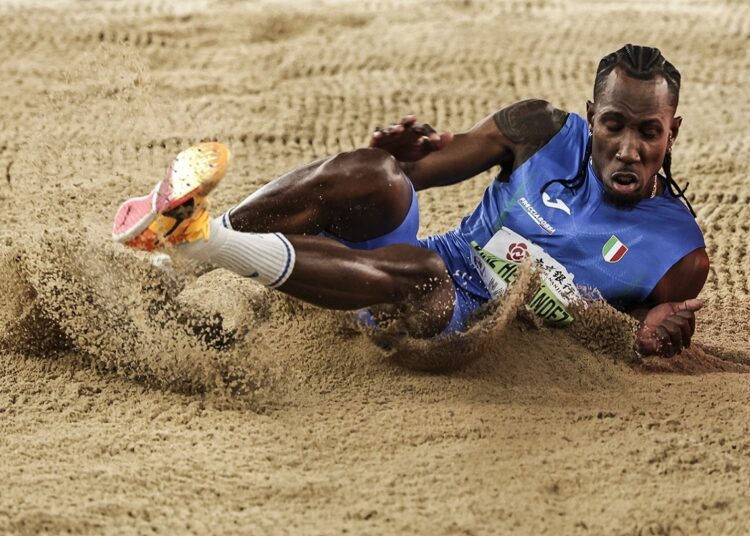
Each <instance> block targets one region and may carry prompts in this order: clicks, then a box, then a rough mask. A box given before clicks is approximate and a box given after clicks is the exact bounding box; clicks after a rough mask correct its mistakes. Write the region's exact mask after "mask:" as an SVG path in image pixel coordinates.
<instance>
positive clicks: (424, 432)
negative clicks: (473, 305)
mask: <svg viewBox="0 0 750 536" xmlns="http://www.w3.org/2000/svg"><path fill="white" fill-rule="evenodd" d="M628 6H630V7H629V8H628V9H625V8H624V7H623V6H622V3H621V2H616V1H606V0H602V1H594V0H589V1H583V0H581V1H566V0H523V1H520V0H475V1H472V0H464V1H458V0H456V1H431V2H417V1H414V2H412V1H406V0H383V1H375V0H366V1H360V2H345V1H325V0H317V1H309V2H306V3H304V4H303V3H300V2H291V1H290V2H289V3H286V4H282V3H279V2H274V3H262V2H250V3H244V2H231V1H224V2H219V1H216V2H213V1H209V0H205V1H202V0H189V1H186V2H179V3H177V2H175V3H174V4H173V3H170V2H166V1H161V2H145V1H132V2H124V1H123V2H117V1H114V0H92V1H86V2H84V1H79V2H67V1H56V2H48V3H41V2H37V3H28V2H21V1H18V2H4V3H3V4H2V5H1V6H0V28H2V31H0V80H1V81H2V82H1V83H0V99H2V101H1V102H2V106H0V172H3V173H4V176H5V178H4V179H3V178H2V177H0V214H1V216H0V222H1V223H2V225H1V226H0V250H1V255H2V256H1V257H0V272H1V274H0V277H1V279H0V281H2V293H3V300H2V303H1V304H0V460H1V462H0V532H2V533H11V534H36V533H45V532H46V533H61V532H62V533H102V532H116V533H151V532H159V533H188V532H190V533H198V534H204V533H229V534H231V533H244V534H266V533H271V534H282V533H304V534H335V533H349V534H392V533H404V534H413V533H422V534H499V533H521V534H541V533H547V534H559V533H565V534H602V533H610V534H698V533H704V534H718V533H726V534H730V533H735V534H745V533H748V531H750V528H749V526H748V519H749V518H750V488H749V487H748V486H749V485H750V474H749V473H750V437H749V435H748V432H749V428H750V409H749V407H750V381H748V376H747V375H746V374H742V372H744V371H746V370H747V369H748V365H750V330H748V329H747V322H748V319H750V314H749V313H748V306H750V289H749V287H748V266H749V264H748V260H747V252H748V246H749V245H750V238H749V237H750V232H749V231H750V225H749V224H748V216H750V205H749V204H748V201H749V200H750V189H749V188H748V186H747V177H748V171H750V136H748V126H747V123H748V120H749V119H750V90H748V83H749V82H750V70H749V67H750V47H748V42H749V40H750V6H749V5H748V3H747V2H745V1H743V0H724V1H720V0H679V1H678V0H671V1H666V2H659V3H657V2H647V1H638V2H629V3H628ZM626 42H642V43H645V44H653V45H657V46H659V47H661V48H662V50H663V51H664V52H665V54H666V55H667V57H669V58H670V59H671V61H673V62H674V63H675V64H676V65H677V66H678V67H679V68H680V69H681V70H682V73H683V80H684V85H683V91H682V95H681V113H682V115H683V116H684V118H685V122H684V126H683V130H682V133H681V135H680V138H679V140H678V142H677V146H676V148H675V164H674V168H675V176H676V177H677V178H678V181H679V182H681V183H684V182H685V181H688V180H689V181H690V183H691V186H690V195H691V199H692V200H693V202H694V206H695V207H696V210H697V212H698V220H699V222H700V224H701V225H702V226H703V228H704V230H705V232H706V240H707V244H708V248H709V253H710V255H711V257H712V260H713V266H712V269H711V274H710V277H709V281H708V283H707V285H706V289H705V292H704V296H705V297H706V298H707V299H708V303H709V304H708V306H707V308H706V309H705V310H704V311H703V312H702V313H701V314H700V320H699V326H698V333H699V335H698V341H699V343H700V345H701V346H702V348H703V349H700V348H696V349H695V350H694V351H692V352H691V353H690V354H689V355H684V356H682V357H680V358H677V359H674V360H671V361H665V360H650V361H648V362H647V363H644V364H632V356H631V355H630V352H629V351H628V350H627V345H628V342H627V341H628V334H629V331H628V330H629V327H628V324H627V322H625V321H624V320H623V319H622V318H621V317H619V316H618V315H616V314H614V313H613V312H612V311H608V310H606V309H602V308H598V309H595V310H593V312H590V313H588V314H587V315H586V316H585V317H584V318H583V319H582V322H580V323H579V325H578V326H577V327H576V329H574V330H571V331H569V332H563V331H556V330H549V329H547V328H539V327H535V326H533V325H532V324H530V323H529V322H528V321H524V320H522V319H521V320H518V319H516V320H514V317H515V314H516V308H514V307H512V305H513V304H506V305H504V306H503V307H502V308H501V309H500V310H499V311H496V312H495V313H494V314H493V315H491V316H490V317H489V320H487V321H486V322H485V323H484V324H483V325H482V328H481V329H479V330H478V331H477V333H476V334H475V335H476V337H477V340H478V341H480V343H479V344H475V345H473V348H470V349H467V350H466V352H465V353H464V354H462V357H461V359H463V360H465V361H467V362H469V361H471V363H469V364H468V365H467V366H465V367H463V368H461V369H459V370H457V371H453V372H449V373H440V374H435V373H426V372H419V371H415V370H413V369H412V368H406V367H404V366H401V365H399V364H398V363H401V364H402V365H403V364H408V365H410V366H414V365H417V366H424V365H425V364H426V362H425V358H424V355H422V354H419V353H418V351H420V350H424V348H422V349H420V348H418V347H417V346H418V345H413V344H412V345H411V346H408V345H407V346H406V347H405V349H406V352H405V353H404V352H402V354H403V355H402V357H401V359H394V358H393V356H389V355H385V354H384V353H383V352H381V351H380V350H379V349H378V348H377V347H376V346H375V345H374V344H373V343H372V342H370V340H369V338H368V337H367V336H366V335H364V334H362V333H360V332H359V331H357V330H355V329H352V327H351V325H350V324H349V323H348V322H347V320H346V318H345V317H344V316H343V315H339V314H331V313H326V312H323V311H320V310H317V309H315V308H312V307H309V306H305V305H302V304H299V303H297V302H295V301H293V300H288V299H286V298H284V297H281V296H277V295H275V294H272V293H270V292H266V291H265V290H262V289H259V288H257V287H255V286H254V285H253V283H252V282H248V281H243V280H241V279H239V278H237V277H235V276H233V275H232V274H229V273H226V272H223V271H211V272H208V273H203V275H200V274H201V273H202V272H203V271H202V270H200V269H199V268H198V267H193V266H190V265H188V264H186V263H184V262H178V263H177V264H178V265H177V275H176V276H175V277H171V276H169V275H167V274H166V273H165V272H163V271H161V270H159V269H157V268H154V267H152V266H151V264H150V262H149V259H148V257H147V256H144V255H139V254H135V253H132V252H129V251H126V250H124V249H123V248H121V247H119V246H117V245H114V244H112V243H110V241H109V232H110V223H111V218H112V216H113V213H114V211H115V209H116V208H117V206H118V204H119V203H120V202H121V201H122V200H123V199H125V198H126V197H128V196H130V195H133V194H136V193H140V192H145V191H147V189H148V188H150V187H151V185H152V184H153V183H154V181H155V180H156V179H157V178H159V177H160V176H161V174H162V173H163V170H164V168H165V167H166V166H167V164H168V163H169V161H170V160H171V157H172V156H173V155H174V154H175V153H176V152H177V151H178V150H180V149H181V148H184V147H187V146H188V145H190V144H192V143H194V142H196V141H199V140H202V139H218V140H221V141H223V142H225V143H227V144H228V145H229V146H230V147H231V149H232V151H233V153H234V161H233V164H232V168H231V170H230V173H229V175H228V176H227V178H226V179H225V181H224V183H223V184H222V186H221V188H219V190H218V191H217V192H216V195H215V197H214V207H215V210H216V211H217V213H218V211H220V210H225V209H227V208H229V207H230V206H231V205H232V204H233V203H236V202H237V201H239V200H240V199H241V198H242V197H243V196H245V195H246V194H247V193H249V192H250V191H252V190H253V189H254V188H256V187H258V186H260V185H262V184H264V183H265V182H267V181H268V180H270V179H271V178H273V177H274V176H275V175H277V174H279V173H281V172H282V171H284V170H286V169H288V168H290V167H293V166H295V165H297V164H300V163H302V162H305V161H307V160H310V159H312V158H314V157H316V156H321V155H325V154H330V153H333V152H336V151H340V150H346V149H350V148H352V147H355V146H359V145H362V144H363V143H364V141H365V140H366V139H367V133H368V131H369V129H370V128H372V127H373V126H374V125H376V124H384V123H387V122H389V121H392V120H395V119H397V118H399V117H400V116H401V115H402V114H405V113H409V112H413V113H416V114H418V115H419V116H420V117H421V118H423V119H424V120H428V121H430V122H431V123H432V124H434V125H437V126H438V127H442V128H450V129H454V130H459V129H463V128H467V127H469V126H471V125H472V124H473V122H475V121H477V120H479V119H480V118H482V117H484V116H485V115H486V114H489V113H491V112H493V111H494V110H496V109H498V108H499V107H501V106H503V105H506V104H508V103H510V102H513V101H514V100H517V99H521V98H528V97H542V98H547V99H549V100H550V101H552V102H554V103H555V104H557V105H558V106H560V107H563V108H566V109H569V110H572V111H578V112H582V111H583V110H584V104H585V100H586V99H587V98H589V96H590V92H591V86H592V80H593V74H594V69H595V66H596V62H597V61H598V59H599V58H600V57H601V56H602V55H604V54H605V53H607V52H609V51H611V50H614V49H616V48H618V47H620V46H621V45H622V44H624V43H626ZM488 180H490V175H485V176H481V177H478V178H476V179H474V180H472V181H469V182H467V183H465V184H462V185H459V186H455V187H451V188H446V189H441V190H435V191H428V192H424V193H423V194H420V201H421V203H422V223H423V226H422V231H421V232H422V234H423V235H424V234H427V233H432V232H438V231H443V230H447V229H449V228H451V227H452V226H453V225H455V224H456V222H457V221H458V219H459V218H460V216H462V215H463V214H465V213H466V212H467V211H469V210H470V209H471V208H472V207H473V206H474V205H475V203H476V202H477V201H478V199H479V196H480V195H481V192H482V191H483V189H484V187H485V185H486V184H487V182H488ZM522 291H523V289H521V288H520V287H519V289H517V290H516V291H515V294H514V299H515V301H516V302H518V301H519V299H520V297H522ZM199 311H202V313H201V314H200V315H198V314H197V312H199ZM195 318H203V319H204V321H203V324H212V323H214V324H216V325H218V322H219V321H220V319H221V318H223V320H224V323H225V325H226V326H227V327H230V328H236V329H237V332H236V340H235V342H234V344H233V345H232V346H231V347H225V348H215V347H210V346H207V345H206V344H205V342H204V341H202V340H201V339H200V338H199V337H196V336H195V335H194V331H196V332H201V333H202V332H203V331H205V329H204V328H205V325H203V326H202V327H201V326H199V325H198V324H197V323H196V321H195ZM194 328H195V329H194ZM198 328H201V329H198ZM428 350H429V351H434V352H435V353H436V354H437V353H438V352H439V351H440V350H439V349H434V348H432V349H429V348H428ZM455 350H456V349H455V348H452V349H450V351H451V352H455ZM665 371H671V372H666V373H665Z"/></svg>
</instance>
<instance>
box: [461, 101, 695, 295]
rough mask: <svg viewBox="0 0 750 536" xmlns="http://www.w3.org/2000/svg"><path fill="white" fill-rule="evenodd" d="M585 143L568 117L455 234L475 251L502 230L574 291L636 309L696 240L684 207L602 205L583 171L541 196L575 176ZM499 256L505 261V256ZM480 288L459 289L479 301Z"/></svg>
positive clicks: (580, 123)
mask: <svg viewBox="0 0 750 536" xmlns="http://www.w3.org/2000/svg"><path fill="white" fill-rule="evenodd" d="M587 139H588V128H587V124H586V121H585V120H584V119H583V118H581V117H580V116H578V115H575V114H570V115H569V116H568V119H567V121H566V122H565V125H563V127H562V129H560V131H559V132H558V133H557V134H556V135H555V136H554V137H553V138H552V139H551V140H550V141H549V142H548V143H547V144H546V145H544V146H543V147H542V148H541V149H539V150H538V151H537V152H536V153H535V154H534V155H533V156H531V157H530V158H529V159H528V160H526V161H525V162H524V163H523V164H521V165H520V166H519V167H518V168H517V169H515V170H513V172H512V173H511V174H510V178H509V180H508V181H507V182H501V181H495V182H493V184H492V185H490V187H489V188H488V189H487V190H486V191H485V194H484V197H483V199H482V202H481V203H480V204H479V206H478V207H477V208H476V209H475V211H474V212H473V213H472V214H471V215H470V216H468V217H466V218H464V220H463V221H462V222H461V225H460V226H459V228H458V229H457V230H456V234H458V235H460V236H461V237H462V238H463V239H464V240H466V242H467V243H469V244H471V243H472V242H473V243H474V244H475V248H476V246H477V245H478V246H480V247H483V246H484V245H486V244H487V243H488V242H490V240H491V239H492V238H493V235H495V234H496V233H498V231H499V230H500V229H501V228H505V229H508V230H510V231H512V232H513V233H516V234H517V235H520V236H521V237H522V238H523V239H525V240H527V241H528V242H529V245H530V246H531V245H532V244H533V245H536V246H538V247H540V248H542V249H543V250H544V252H545V253H546V254H548V255H549V256H550V257H552V258H553V259H555V260H556V261H558V262H559V263H560V264H562V265H563V266H564V267H565V268H566V269H567V271H568V272H569V273H570V275H571V276H572V279H573V281H574V283H575V284H576V285H578V286H579V287H585V288H587V289H596V290H597V291H598V292H599V293H600V294H601V296H602V297H603V298H604V299H606V300H607V301H608V302H610V303H611V304H613V305H615V306H616V307H619V308H627V307H630V306H632V305H634V304H638V303H641V302H643V301H644V300H645V299H646V298H647V297H648V295H649V294H650V293H651V291H652V290H653V289H654V287H655V285H656V284H657V283H658V281H659V280H660V279H661V278H662V277H663V275H664V274H665V273H666V272H667V271H668V270H669V269H670V268H671V267H672V266H673V265H674V264H675V263H676V262H678V261H679V260H680V259H681V258H683V257H684V256H685V255H687V254H688V253H690V252H692V251H694V250H696V249H697V248H700V247H704V242H703V236H702V233H701V231H700V229H699V228H698V225H697V224H696V222H695V220H694V218H693V217H692V215H691V214H690V213H689V212H688V210H687V208H686V207H684V205H683V204H682V203H681V202H680V200H679V199H677V198H675V197H674V196H672V195H671V194H670V193H669V192H668V191H664V192H663V193H662V194H661V195H658V196H656V197H655V198H653V199H644V200H642V201H640V202H639V203H638V204H636V205H635V206H634V207H632V208H622V207H616V206H614V205H612V204H610V203H608V202H606V201H605V200H604V195H603V193H604V192H603V189H602V186H601V183H600V181H599V179H598V178H597V177H596V175H595V173H594V170H593V168H592V166H591V165H590V164H589V165H588V173H587V176H586V180H585V182H584V184H583V186H581V187H580V188H579V189H578V190H576V191H571V190H570V189H567V188H565V187H563V186H562V185H560V184H559V183H556V184H553V185H551V186H550V187H548V188H547V190H546V192H545V194H544V195H542V194H541V192H540V190H541V188H542V186H543V185H544V183H545V182H547V181H549V180H552V179H560V178H569V177H572V176H574V175H575V174H576V171H577V170H578V167H579V164H580V162H581V159H582V158H583V156H584V152H585V146H586V142H587ZM501 234H502V233H501ZM512 236H516V235H512ZM498 243H500V244H502V245H503V246H504V244H505V243H508V246H510V245H511V243H512V241H511V239H510V238H509V239H507V240H506V242H502V241H500V242H498V238H497V237H496V239H495V240H494V242H493V244H494V245H495V246H496V245H497V244H498ZM499 253H503V252H496V254H499ZM504 253H506V255H509V256H508V257H507V258H508V259H510V255H511V252H510V251H508V252H504ZM516 253H517V252H516ZM471 262H472V261H469V262H467V266H466V269H467V270H470V269H471V268H472V266H471ZM473 262H476V259H474V261H473ZM487 286H488V285H487V284H486V281H485V282H484V283H479V282H477V281H476V280H472V279H469V280H468V281H467V282H466V283H465V287H466V288H467V290H470V291H471V292H474V293H476V294H479V295H483V294H484V295H489V294H490V292H489V291H488V290H487Z"/></svg>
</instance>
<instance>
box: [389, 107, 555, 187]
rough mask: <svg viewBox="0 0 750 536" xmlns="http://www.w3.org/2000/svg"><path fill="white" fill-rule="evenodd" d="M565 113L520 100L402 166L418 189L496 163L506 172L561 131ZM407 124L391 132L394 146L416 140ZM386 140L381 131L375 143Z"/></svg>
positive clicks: (464, 176) (453, 180)
mask: <svg viewBox="0 0 750 536" xmlns="http://www.w3.org/2000/svg"><path fill="white" fill-rule="evenodd" d="M567 115H568V114H567V113H566V112H563V111H562V110H558V109H557V108H555V107H554V106H552V105H551V104H550V103H548V102H546V101H543V100H539V99H534V100H526V101H521V102H518V103H515V104H512V105H510V106H508V107H506V108H503V109H502V110H500V111H498V112H496V113H494V114H492V115H490V116H487V117H485V118H484V119H482V120H481V121H480V122H479V123H477V124H476V125H475V126H474V127H472V128H471V129H469V130H468V131H466V132H462V133H459V134H456V135H455V136H453V137H452V140H451V141H449V142H447V143H445V144H444V146H436V147H435V148H434V149H433V150H432V152H429V154H427V156H425V157H424V158H420V159H416V161H413V162H401V167H402V169H403V170H404V172H405V173H406V174H407V175H408V176H409V178H410V179H411V181H412V183H414V187H415V188H416V189H417V190H424V189H427V188H432V187H435V186H446V185H449V184H455V183H457V182H460V181H463V180H466V179H468V178H471V177H473V176H475V175H477V174H479V173H481V172H483V171H486V170H488V169H490V168H491V167H492V166H495V165H500V166H502V168H503V171H504V175H505V176H508V175H510V172H511V171H512V170H513V169H515V168H516V167H518V166H519V165H521V164H522V163H523V162H524V161H525V160H526V159H527V158H529V157H530V156H531V155H532V154H534V153H535V152H536V151H537V150H539V149H540V148H541V147H542V146H543V145H544V144H545V143H547V142H548V141H549V140H550V139H551V138H552V137H553V136H554V135H555V134H556V133H557V132H558V131H559V130H560V128H561V127H562V126H563V124H565V120H566V119H567ZM412 124H413V123H412ZM410 128H411V125H409V126H407V128H400V129H399V130H398V132H397V133H396V135H394V136H392V137H393V138H394V139H393V140H392V143H393V144H394V147H395V146H397V145H401V147H403V144H405V143H414V142H416V141H417V139H418V138H416V137H415V136H414V135H412V136H411V139H409V134H410V132H409V129H410ZM430 129H431V128H430ZM388 138H389V135H388V134H387V131H381V134H380V135H379V137H378V141H377V142H376V143H375V144H374V145H376V146H379V147H382V148H384V149H386V150H388V145H389V140H388ZM436 139H439V138H436ZM441 145H442V144H441Z"/></svg>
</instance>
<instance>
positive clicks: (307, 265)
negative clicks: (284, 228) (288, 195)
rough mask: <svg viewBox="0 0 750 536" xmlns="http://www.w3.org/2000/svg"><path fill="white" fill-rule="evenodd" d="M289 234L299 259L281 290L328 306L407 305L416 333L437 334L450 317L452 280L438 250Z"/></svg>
mask: <svg viewBox="0 0 750 536" xmlns="http://www.w3.org/2000/svg"><path fill="white" fill-rule="evenodd" d="M287 238H288V239H289V241H290V242H291V243H292V245H293V246H294V250H295V252H296V262H295V265H294V270H293V272H292V274H291V275H290V277H289V279H287V280H286V282H285V283H284V284H282V285H281V286H279V287H278V289H279V290H281V291H282V292H284V293H286V294H289V295H291V296H294V297H296V298H299V299H301V300H304V301H306V302H309V303H313V304H315V305H318V306H321V307H325V308H327V309H344V310H353V309H361V308H364V307H369V306H372V305H376V304H384V303H385V304H394V305H400V306H405V309H404V310H403V312H402V314H406V315H410V316H411V319H410V320H415V322H410V323H409V330H408V331H410V334H411V335H412V336H415V337H432V336H435V335H438V334H440V333H441V332H442V331H443V330H444V329H445V327H446V326H447V325H448V323H449V322H450V320H451V316H452V315H453V307H454V288H453V282H452V281H451V279H450V276H449V275H448V272H447V270H446V268H445V264H444V262H443V260H442V259H441V258H440V256H439V255H438V254H437V253H435V252H433V251H430V250H428V249H425V248H419V247H414V246H408V245H394V246H387V247H383V248H379V249H376V250H372V251H367V250H364V251H363V250H353V249H350V248H347V247H346V246H343V245H342V244H339V243H338V242H336V241H335V240H331V239H328V238H323V237H317V236H301V235H287ZM417 312H419V313H421V314H419V315H416V314H415V313H417ZM415 316H419V318H415Z"/></svg>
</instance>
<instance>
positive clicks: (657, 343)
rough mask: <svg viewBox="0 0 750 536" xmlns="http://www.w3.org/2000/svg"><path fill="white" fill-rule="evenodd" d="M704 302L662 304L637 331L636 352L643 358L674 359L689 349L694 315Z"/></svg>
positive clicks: (647, 315)
mask: <svg viewBox="0 0 750 536" xmlns="http://www.w3.org/2000/svg"><path fill="white" fill-rule="evenodd" d="M701 307H703V300H700V299H692V300H685V301H682V302H668V303H662V304H660V305H657V306H656V307H653V308H652V309H650V310H649V311H648V313H647V314H646V317H645V318H644V319H643V324H642V325H641V327H640V328H639V329H638V331H637V332H636V350H638V352H640V353H641V354H642V355H660V356H663V357H672V356H673V355H675V354H679V353H680V352H682V350H683V349H684V348H690V340H691V339H692V337H693V333H695V313H696V312H697V311H698V310H700V308H701Z"/></svg>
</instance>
